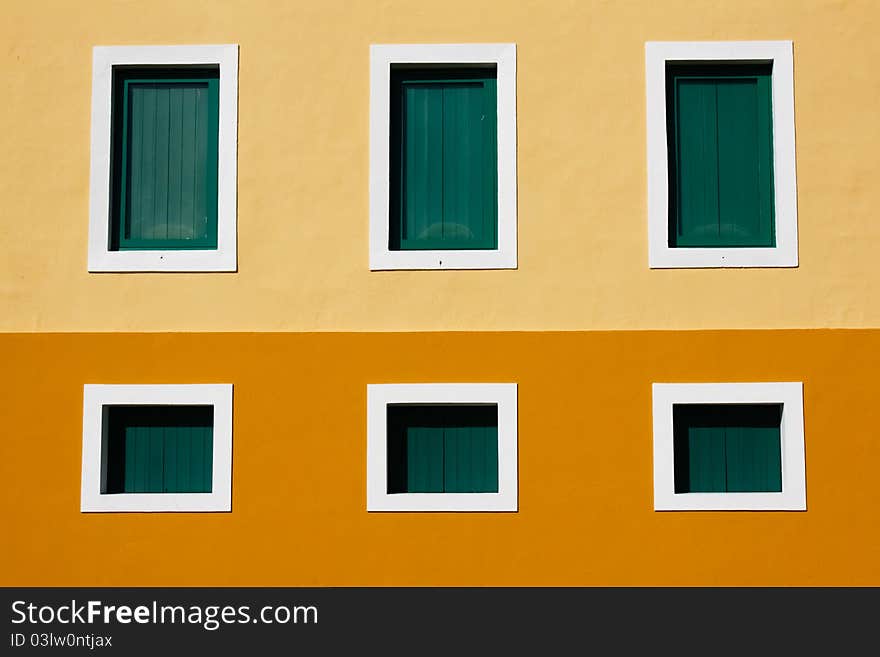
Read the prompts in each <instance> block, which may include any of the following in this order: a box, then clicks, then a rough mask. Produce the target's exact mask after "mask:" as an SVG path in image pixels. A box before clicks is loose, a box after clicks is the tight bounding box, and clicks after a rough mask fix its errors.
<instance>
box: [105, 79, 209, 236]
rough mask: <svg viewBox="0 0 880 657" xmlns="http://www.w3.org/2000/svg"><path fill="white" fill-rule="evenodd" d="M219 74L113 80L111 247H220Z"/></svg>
mask: <svg viewBox="0 0 880 657" xmlns="http://www.w3.org/2000/svg"><path fill="white" fill-rule="evenodd" d="M218 121H219V78H218V72H217V71H216V70H190V69H179V70H174V69H171V70H168V69H157V70H146V69H145V70H141V71H128V72H120V73H119V74H118V75H116V76H115V77H114V121H113V125H114V135H113V141H114V145H113V151H114V157H113V161H114V167H113V169H114V175H113V190H112V191H113V193H112V197H113V200H112V202H111V203H112V210H113V214H112V216H113V230H112V231H111V233H112V241H113V243H112V244H111V248H113V249H114V250H127V249H210V248H216V247H217V163H218V152H217V147H218V134H219V132H218V131H219V123H218Z"/></svg>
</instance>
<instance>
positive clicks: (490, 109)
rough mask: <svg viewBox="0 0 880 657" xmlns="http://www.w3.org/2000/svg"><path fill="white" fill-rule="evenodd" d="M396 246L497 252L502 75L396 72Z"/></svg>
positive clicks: (393, 169)
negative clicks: (498, 97) (499, 89)
mask: <svg viewBox="0 0 880 657" xmlns="http://www.w3.org/2000/svg"><path fill="white" fill-rule="evenodd" d="M391 94H392V98H391V108H392V110H391V213H390V216H391V225H390V231H389V233H390V241H389V247H390V248H391V249H392V250H410V249H494V248H497V232H498V231H497V224H498V219H497V218H498V191H497V190H498V181H497V178H498V156H497V152H498V148H497V118H496V115H497V111H496V79H495V70H494V69H450V70H437V69H434V70H413V69H400V70H394V71H393V72H392V85H391Z"/></svg>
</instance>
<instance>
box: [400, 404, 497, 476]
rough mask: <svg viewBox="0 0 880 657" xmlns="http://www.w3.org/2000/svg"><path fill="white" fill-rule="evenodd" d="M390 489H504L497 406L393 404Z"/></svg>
mask: <svg viewBox="0 0 880 657" xmlns="http://www.w3.org/2000/svg"><path fill="white" fill-rule="evenodd" d="M388 492H389V493H494V492H498V408H497V406H424V405H418V406H396V405H391V406H389V407H388Z"/></svg>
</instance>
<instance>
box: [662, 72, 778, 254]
mask: <svg viewBox="0 0 880 657" xmlns="http://www.w3.org/2000/svg"><path fill="white" fill-rule="evenodd" d="M771 89H772V85H771V71H770V68H769V66H764V65H754V64H742V65H739V64H729V63H724V64H719V65H674V66H670V67H669V68H668V69H667V112H668V115H669V120H668V131H669V145H668V147H669V182H670V195H669V198H670V213H669V214H670V230H669V236H670V246H679V247H689V246H690V247H737V246H742V247H748V246H773V245H774V244H775V230H774V206H775V201H774V196H773V127H772V91H771Z"/></svg>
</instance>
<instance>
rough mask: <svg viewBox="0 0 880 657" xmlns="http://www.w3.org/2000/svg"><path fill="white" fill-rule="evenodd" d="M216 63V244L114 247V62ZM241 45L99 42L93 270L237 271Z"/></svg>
mask: <svg viewBox="0 0 880 657" xmlns="http://www.w3.org/2000/svg"><path fill="white" fill-rule="evenodd" d="M194 65H216V66H218V67H219V69H220V92H219V93H220V107H219V135H218V142H217V164H218V171H217V248H216V249H192V250H189V249H186V250H184V249H181V250H173V249H169V250H130V251H129V250H126V251H111V250H110V185H111V179H110V178H111V163H110V148H111V144H112V124H111V116H110V115H111V107H112V96H113V68H114V67H115V66H181V67H186V66H194ZM237 132H238V46H237V45H235V44H227V45H204V46H201V45H200V46H95V48H94V49H93V51H92V137H91V180H90V191H89V254H88V270H89V271H90V272H195V271H236V268H237V266H238V265H237V249H236V211H237V200H236V194H237V190H236V179H237V149H238V137H237Z"/></svg>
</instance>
